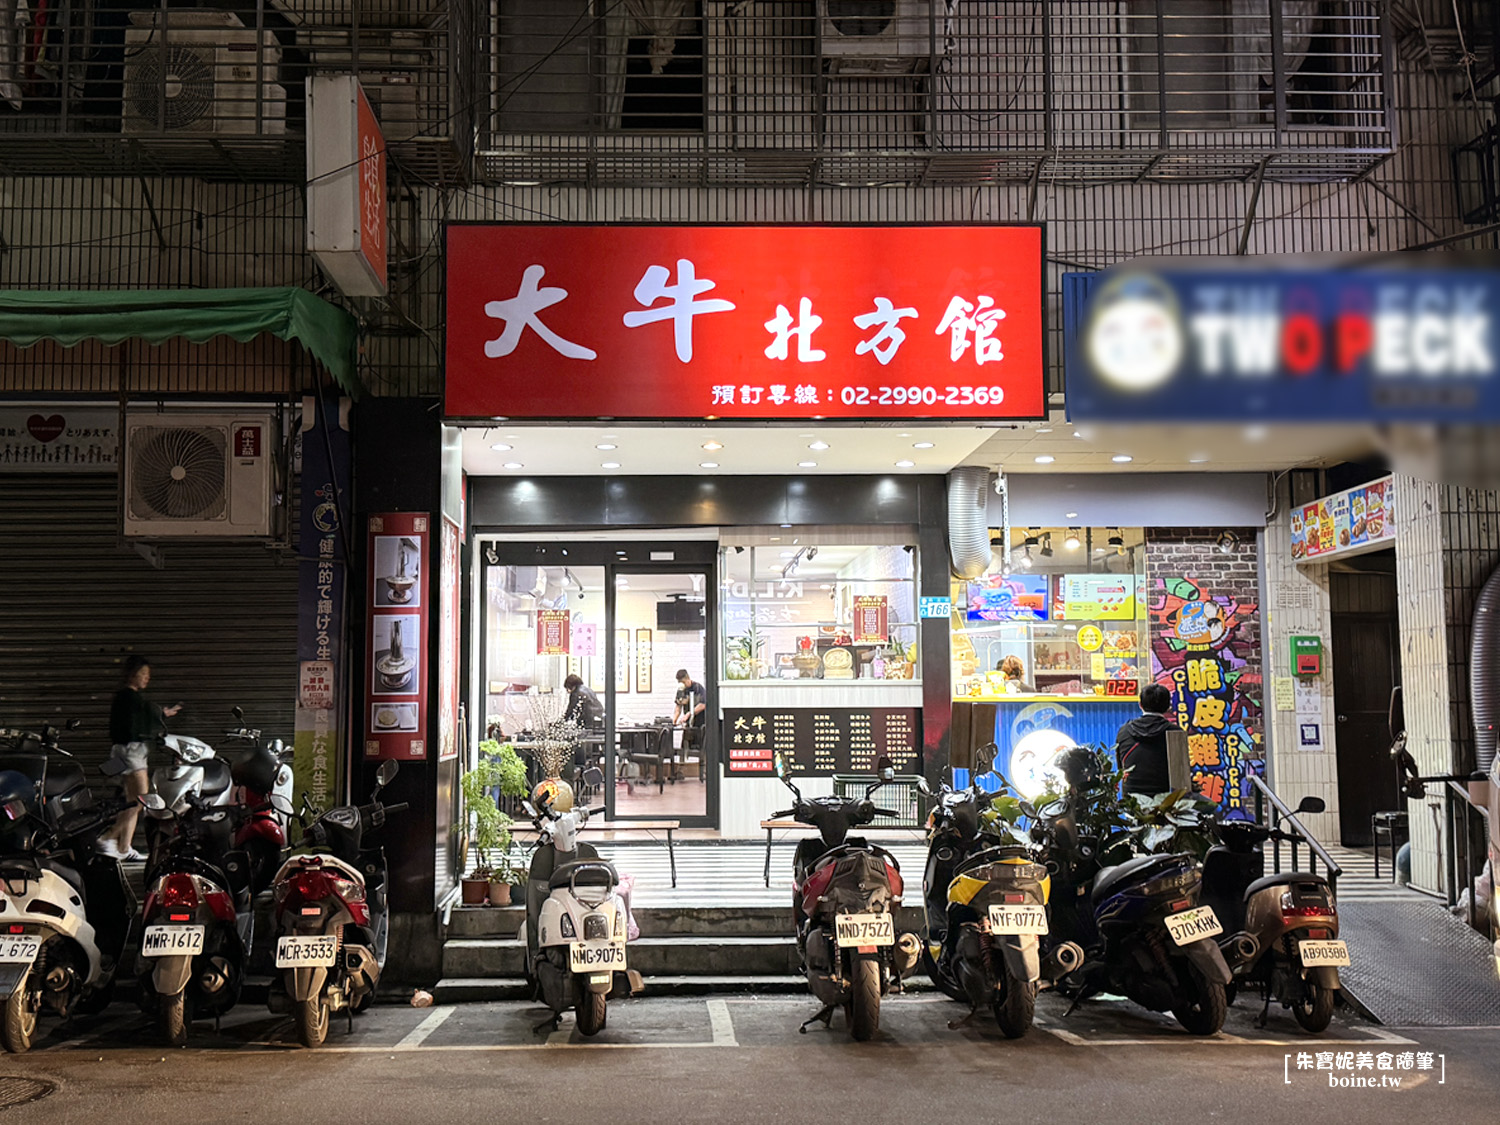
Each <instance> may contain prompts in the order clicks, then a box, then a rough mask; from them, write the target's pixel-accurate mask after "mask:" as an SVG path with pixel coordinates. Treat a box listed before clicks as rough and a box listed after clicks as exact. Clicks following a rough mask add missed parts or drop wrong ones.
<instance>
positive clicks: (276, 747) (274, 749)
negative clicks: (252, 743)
mask: <svg viewBox="0 0 1500 1125" xmlns="http://www.w3.org/2000/svg"><path fill="white" fill-rule="evenodd" d="M285 749H286V743H285V742H282V741H281V739H279V738H278V739H277V740H276V741H275V742H273V743H271V753H273V754H280V753H281V752H282V751H283V750H285Z"/></svg>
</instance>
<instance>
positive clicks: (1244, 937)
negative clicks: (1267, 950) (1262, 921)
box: [1219, 930, 1260, 972]
mask: <svg viewBox="0 0 1500 1125" xmlns="http://www.w3.org/2000/svg"><path fill="white" fill-rule="evenodd" d="M1219 952H1220V953H1222V954H1223V955H1224V960H1225V961H1227V962H1229V968H1230V971H1231V972H1233V971H1235V970H1238V969H1243V968H1244V967H1245V966H1247V965H1253V964H1254V963H1255V959H1256V958H1257V957H1259V956H1260V942H1258V941H1256V940H1255V936H1254V935H1253V934H1248V933H1245V932H1244V931H1243V930H1241V931H1240V932H1239V933H1237V934H1233V935H1232V936H1230V937H1228V938H1226V939H1225V941H1224V943H1223V945H1221V946H1220V947H1219Z"/></svg>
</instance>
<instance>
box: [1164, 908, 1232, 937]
mask: <svg viewBox="0 0 1500 1125" xmlns="http://www.w3.org/2000/svg"><path fill="white" fill-rule="evenodd" d="M1166 923H1167V933H1169V934H1171V935H1172V940H1173V941H1175V942H1176V943H1177V944H1178V945H1187V944H1188V943H1189V942H1194V941H1198V940H1199V939H1200V938H1210V937H1215V936H1217V935H1218V934H1222V933H1223V932H1224V927H1223V926H1222V925H1220V924H1219V916H1218V915H1217V914H1215V913H1214V908H1213V907H1212V906H1199V907H1196V908H1194V909H1192V910H1184V911H1183V912H1182V913H1181V914H1168V915H1167V917H1166Z"/></svg>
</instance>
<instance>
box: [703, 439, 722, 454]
mask: <svg viewBox="0 0 1500 1125" xmlns="http://www.w3.org/2000/svg"><path fill="white" fill-rule="evenodd" d="M703 448H704V449H706V450H708V451H709V452H710V453H713V452H714V451H715V450H719V449H723V448H724V443H723V442H721V441H705V442H704V443H703Z"/></svg>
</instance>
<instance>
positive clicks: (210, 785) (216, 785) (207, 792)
mask: <svg viewBox="0 0 1500 1125" xmlns="http://www.w3.org/2000/svg"><path fill="white" fill-rule="evenodd" d="M233 783H234V777H233V775H232V774H231V773H230V771H229V765H228V763H226V762H225V761H224V760H223V759H222V758H209V759H207V760H205V761H204V763H203V794H202V795H203V797H204V799H205V800H212V799H213V798H214V797H217V796H219V795H220V794H223V793H227V792H229V787H230V785H232V784H233Z"/></svg>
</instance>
